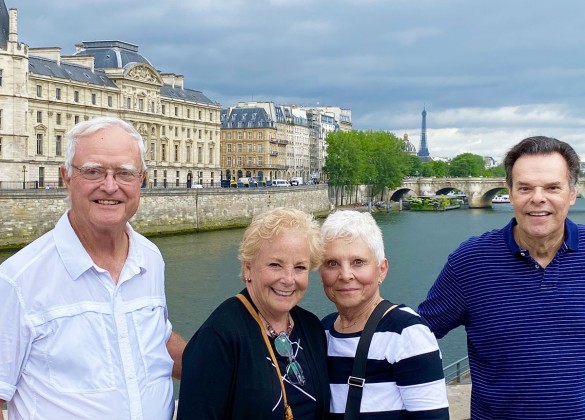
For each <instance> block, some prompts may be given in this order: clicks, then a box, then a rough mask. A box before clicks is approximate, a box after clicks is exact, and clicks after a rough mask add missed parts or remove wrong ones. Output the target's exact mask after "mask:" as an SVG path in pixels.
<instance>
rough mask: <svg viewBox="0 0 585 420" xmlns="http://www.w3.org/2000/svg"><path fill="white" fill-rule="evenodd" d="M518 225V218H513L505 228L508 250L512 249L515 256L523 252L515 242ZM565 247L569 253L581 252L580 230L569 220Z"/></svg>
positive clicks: (566, 223) (566, 221)
mask: <svg viewBox="0 0 585 420" xmlns="http://www.w3.org/2000/svg"><path fill="white" fill-rule="evenodd" d="M517 224H518V222H517V221H516V218H515V217H512V220H510V223H508V224H507V225H506V226H505V227H504V238H505V240H506V243H507V245H508V249H510V251H512V253H513V254H519V253H520V252H521V249H520V247H519V246H518V244H517V243H516V241H515V240H514V226H516V225H517ZM565 245H566V246H567V251H578V250H579V228H578V227H577V225H576V224H575V223H573V222H572V221H571V220H570V219H569V218H567V219H565Z"/></svg>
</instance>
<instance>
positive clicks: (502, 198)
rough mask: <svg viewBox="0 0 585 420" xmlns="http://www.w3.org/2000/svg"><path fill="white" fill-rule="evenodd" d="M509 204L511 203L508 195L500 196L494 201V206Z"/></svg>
mask: <svg viewBox="0 0 585 420" xmlns="http://www.w3.org/2000/svg"><path fill="white" fill-rule="evenodd" d="M509 202H510V196H509V195H508V194H502V195H499V194H498V195H496V196H495V197H494V198H493V199H492V203H493V204H503V203H509Z"/></svg>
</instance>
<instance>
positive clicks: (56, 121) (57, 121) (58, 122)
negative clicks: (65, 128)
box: [55, 112, 61, 125]
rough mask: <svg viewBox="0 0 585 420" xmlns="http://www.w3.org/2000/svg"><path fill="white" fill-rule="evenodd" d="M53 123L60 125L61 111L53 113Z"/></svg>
mask: <svg viewBox="0 0 585 420" xmlns="http://www.w3.org/2000/svg"><path fill="white" fill-rule="evenodd" d="M55 123H56V124H57V125H61V113H59V112H57V113H56V114H55Z"/></svg>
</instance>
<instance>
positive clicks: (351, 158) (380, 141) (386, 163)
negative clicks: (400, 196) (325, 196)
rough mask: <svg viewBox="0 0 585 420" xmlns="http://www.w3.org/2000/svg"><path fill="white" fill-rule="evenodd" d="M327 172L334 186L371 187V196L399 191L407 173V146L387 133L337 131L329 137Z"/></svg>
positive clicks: (326, 161) (325, 168)
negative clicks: (397, 189)
mask: <svg viewBox="0 0 585 420" xmlns="http://www.w3.org/2000/svg"><path fill="white" fill-rule="evenodd" d="M326 141H327V158H326V160H325V167H324V170H325V172H327V175H328V177H329V183H330V184H331V185H334V186H349V185H359V184H367V185H371V186H372V192H371V195H372V196H374V195H376V194H378V193H379V192H381V191H382V190H383V189H384V187H389V188H395V187H398V186H399V185H401V184H402V180H403V178H404V177H405V176H406V174H407V170H408V162H409V155H408V154H407V153H406V152H405V151H404V143H403V142H402V140H400V139H398V138H397V137H396V136H395V135H393V134H391V133H387V132H383V131H350V132H341V131H338V132H334V133H330V134H328V136H327V140H326Z"/></svg>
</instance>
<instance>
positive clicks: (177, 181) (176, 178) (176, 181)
mask: <svg viewBox="0 0 585 420" xmlns="http://www.w3.org/2000/svg"><path fill="white" fill-rule="evenodd" d="M180 177H181V173H180V172H179V171H177V172H176V173H175V186H176V187H178V186H179V179H180Z"/></svg>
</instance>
